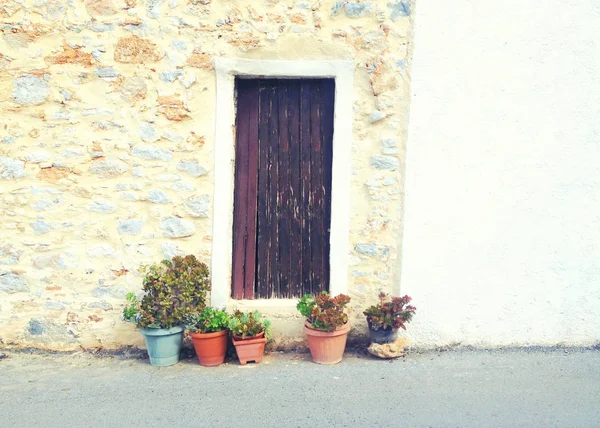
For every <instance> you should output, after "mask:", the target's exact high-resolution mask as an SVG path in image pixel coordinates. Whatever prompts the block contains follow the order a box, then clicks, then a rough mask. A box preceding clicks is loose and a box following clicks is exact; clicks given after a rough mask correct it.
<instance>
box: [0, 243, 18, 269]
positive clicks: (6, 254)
mask: <svg viewBox="0 0 600 428" xmlns="http://www.w3.org/2000/svg"><path fill="white" fill-rule="evenodd" d="M22 255H23V251H21V250H18V249H16V248H15V247H14V246H13V245H12V244H0V265H14V264H17V263H18V262H19V260H20V259H21V256H22Z"/></svg>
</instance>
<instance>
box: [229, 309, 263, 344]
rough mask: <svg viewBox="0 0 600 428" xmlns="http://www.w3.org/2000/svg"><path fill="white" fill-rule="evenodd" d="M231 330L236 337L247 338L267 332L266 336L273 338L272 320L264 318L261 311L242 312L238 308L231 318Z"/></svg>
mask: <svg viewBox="0 0 600 428" xmlns="http://www.w3.org/2000/svg"><path fill="white" fill-rule="evenodd" d="M229 330H231V334H233V335H234V336H236V337H241V338H242V339H246V338H249V337H254V336H257V335H259V334H260V333H261V332H263V331H264V332H265V337H266V338H267V339H269V340H271V321H270V320H268V319H266V318H264V317H263V315H262V314H261V313H260V312H259V311H254V312H242V311H239V310H236V311H235V312H234V313H233V315H232V316H231V319H230V320H229Z"/></svg>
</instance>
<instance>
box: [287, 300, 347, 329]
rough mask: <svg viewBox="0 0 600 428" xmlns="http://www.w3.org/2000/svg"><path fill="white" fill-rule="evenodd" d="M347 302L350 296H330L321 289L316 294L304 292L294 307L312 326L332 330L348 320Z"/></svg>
mask: <svg viewBox="0 0 600 428" xmlns="http://www.w3.org/2000/svg"><path fill="white" fill-rule="evenodd" d="M348 303H350V297H349V296H346V295H345V294H338V295H337V296H335V297H331V296H330V295H329V293H327V292H326V291H323V292H322V293H321V294H317V295H316V296H313V295H312V294H305V295H304V297H302V298H301V299H300V300H299V301H298V304H297V305H296V308H297V309H298V311H300V313H301V314H302V315H303V316H304V317H306V319H307V320H308V322H309V323H310V324H311V326H312V327H313V328H315V329H318V330H323V331H334V330H335V329H336V328H339V327H342V326H343V325H344V324H346V323H347V322H348V314H347V313H346V306H347V305H348Z"/></svg>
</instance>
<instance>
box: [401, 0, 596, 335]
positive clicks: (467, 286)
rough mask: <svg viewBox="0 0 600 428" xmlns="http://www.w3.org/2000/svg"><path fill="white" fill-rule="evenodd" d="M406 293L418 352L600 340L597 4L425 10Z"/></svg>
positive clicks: (412, 141)
mask: <svg viewBox="0 0 600 428" xmlns="http://www.w3.org/2000/svg"><path fill="white" fill-rule="evenodd" d="M401 290H402V293H408V294H410V295H412V296H413V298H414V304H415V305H416V306H417V308H418V312H417V316H416V317H415V321H414V322H413V323H412V324H411V325H410V327H409V332H410V333H411V334H412V337H413V341H414V343H415V344H417V345H429V346H431V345H448V344H452V343H461V344H463V345H467V344H470V345H477V346H494V345H509V344H513V345H535V344H539V345H554V344H568V345H589V344H594V343H598V342H600V2H598V1H597V0H527V1H522V0H505V1H502V2H498V1H493V0H477V1H473V0H454V1H452V2H449V1H447V0H423V1H418V2H417V6H416V28H415V50H414V59H413V68H412V103H411V118H410V126H409V140H408V147H407V170H406V199H405V231H404V243H403V265H402V282H401Z"/></svg>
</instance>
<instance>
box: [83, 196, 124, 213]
mask: <svg viewBox="0 0 600 428" xmlns="http://www.w3.org/2000/svg"><path fill="white" fill-rule="evenodd" d="M87 209H88V211H94V212H97V213H101V214H110V213H114V212H115V211H116V210H117V207H116V206H115V204H113V203H112V202H110V201H107V200H105V199H99V198H95V199H93V200H92V203H91V204H90V205H88V207H87Z"/></svg>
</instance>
